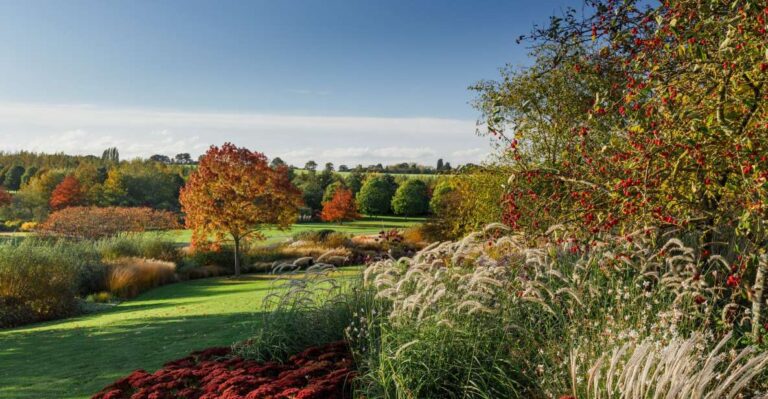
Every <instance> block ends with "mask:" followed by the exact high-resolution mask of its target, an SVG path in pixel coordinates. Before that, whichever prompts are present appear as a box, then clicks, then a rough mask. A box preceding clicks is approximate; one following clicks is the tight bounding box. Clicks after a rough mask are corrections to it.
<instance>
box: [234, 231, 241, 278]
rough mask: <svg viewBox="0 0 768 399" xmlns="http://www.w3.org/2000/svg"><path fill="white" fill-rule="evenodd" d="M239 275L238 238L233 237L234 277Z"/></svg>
mask: <svg viewBox="0 0 768 399" xmlns="http://www.w3.org/2000/svg"><path fill="white" fill-rule="evenodd" d="M239 276H240V238H235V277H239Z"/></svg>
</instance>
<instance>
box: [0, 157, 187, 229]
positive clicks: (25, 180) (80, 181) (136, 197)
mask: <svg viewBox="0 0 768 399" xmlns="http://www.w3.org/2000/svg"><path fill="white" fill-rule="evenodd" d="M187 174H188V170H187V169H186V168H183V167H181V166H178V165H175V164H163V163H159V162H155V161H150V160H142V159H135V160H132V161H121V160H120V154H119V152H118V150H117V149H116V148H109V149H107V150H105V151H104V152H103V154H102V156H101V157H97V156H73V155H65V154H39V153H32V152H18V153H0V190H2V191H11V192H13V195H12V196H11V200H10V201H7V200H6V201H4V204H3V205H5V206H0V221H3V220H4V221H8V220H21V221H43V220H45V219H46V218H47V216H48V215H49V214H50V213H51V212H52V211H56V210H59V209H63V208H67V207H72V206H99V207H107V206H118V207H148V208H152V209H158V210H167V211H173V212H178V211H179V210H180V205H179V199H178V198H179V190H180V189H181V188H182V187H183V186H184V182H185V177H186V175H187ZM4 197H5V195H4Z"/></svg>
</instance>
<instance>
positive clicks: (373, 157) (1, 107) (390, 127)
mask: <svg viewBox="0 0 768 399" xmlns="http://www.w3.org/2000/svg"><path fill="white" fill-rule="evenodd" d="M474 131H475V122H474V121H469V120H460V119H446V118H428V117H424V118H382V117H361V116H307V115H280V114H263V113H234V112H193V111H169V110H152V109H135V108H115V107H98V106H91V105H48V104H46V105H41V104H18V103H5V104H2V103H0V150H3V151H15V150H21V149H25V150H33V151H45V152H54V151H63V152H66V153H73V154H100V153H101V151H102V150H103V149H104V148H107V147H112V146H116V147H118V148H119V149H120V152H121V155H122V156H123V158H130V157H136V156H142V157H147V156H149V155H152V154H156V153H160V154H166V155H173V154H176V153H179V152H189V153H192V154H193V155H198V154H200V153H202V152H204V151H205V149H206V148H207V147H208V146H209V145H211V144H221V143H223V142H226V141H231V142H233V143H235V144H237V145H241V146H247V147H249V148H252V149H254V150H258V151H262V152H264V153H266V154H267V155H268V156H275V155H279V156H280V157H282V158H283V159H285V160H286V161H288V162H293V163H297V164H298V163H300V162H305V161H306V160H308V159H314V160H315V161H317V162H334V163H337V164H342V163H347V164H357V163H363V164H371V163H379V162H382V163H388V162H404V161H414V162H422V163H432V162H434V161H435V160H436V159H437V158H445V159H446V161H450V162H452V163H454V164H458V163H463V162H477V161H479V160H481V159H482V158H483V154H484V153H485V152H484V151H483V150H482V149H481V148H480V147H481V146H485V147H486V148H487V147H488V145H487V142H486V141H485V139H482V138H478V137H477V136H475V134H474ZM486 152H487V151H486ZM449 158H450V159H449Z"/></svg>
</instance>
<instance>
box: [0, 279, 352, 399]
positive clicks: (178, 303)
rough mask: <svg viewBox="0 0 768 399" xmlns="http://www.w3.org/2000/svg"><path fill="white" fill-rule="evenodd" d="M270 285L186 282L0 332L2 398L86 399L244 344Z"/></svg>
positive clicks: (246, 281)
mask: <svg viewBox="0 0 768 399" xmlns="http://www.w3.org/2000/svg"><path fill="white" fill-rule="evenodd" d="M357 270H359V269H357V268H350V269H347V271H345V272H344V273H346V274H353V273H356V272H357ZM269 286H270V282H269V276H266V275H253V276H247V277H243V278H241V279H237V280H234V279H228V278H215V279H205V280H196V281H188V282H184V283H178V284H172V285H167V286H164V287H160V288H157V289H155V290H152V291H150V292H147V293H145V294H144V295H142V296H139V297H138V298H136V299H134V300H131V301H127V302H123V303H122V304H120V305H118V306H115V307H114V308H112V309H110V310H107V311H104V312H100V313H96V314H91V315H86V316H81V317H77V318H72V319H67V320H62V321H56V322H48V323H42V324H36V325H33V326H28V327H23V328H18V329H14V330H5V331H0V398H2V399H11V398H13V399H20V398H36V399H37V398H45V399H54V398H86V397H89V396H90V395H92V394H94V393H95V392H97V391H98V390H99V389H101V388H103V387H104V386H106V385H108V384H109V383H110V382H112V381H113V380H115V379H117V378H120V377H122V376H124V375H126V374H128V373H130V372H131V371H133V370H135V369H139V368H143V369H146V370H155V369H157V368H159V367H161V365H162V364H163V363H165V362H167V361H169V360H173V359H177V358H180V357H183V356H185V355H187V354H188V353H189V352H192V351H194V350H198V349H204V348H207V347H211V346H228V345H230V344H232V343H233V342H236V341H239V340H242V339H245V338H247V337H248V336H249V335H250V333H251V331H253V328H254V324H253V323H254V320H256V317H255V316H256V314H255V313H254V312H255V311H258V310H259V306H260V301H261V299H262V298H263V297H264V295H265V294H266V293H267V292H268V290H269Z"/></svg>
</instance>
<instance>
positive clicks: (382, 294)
mask: <svg viewBox="0 0 768 399" xmlns="http://www.w3.org/2000/svg"><path fill="white" fill-rule="evenodd" d="M556 234H557V231H556V230H553V231H552V232H551V237H550V238H553V239H547V240H541V241H539V242H538V243H537V244H535V245H531V244H530V243H528V242H527V241H526V240H523V239H522V238H521V237H516V236H513V235H510V233H509V232H508V231H507V230H506V228H505V227H504V226H501V225H491V226H488V227H487V228H486V229H485V230H484V231H482V232H478V233H473V234H470V235H469V236H467V237H466V238H464V239H463V240H461V241H458V242H444V243H435V244H433V245H431V246H429V247H427V248H425V249H424V250H423V251H421V252H419V253H417V254H416V255H415V256H414V257H412V258H401V259H389V260H384V261H380V262H377V263H374V264H371V265H370V266H369V267H368V268H367V269H366V270H365V274H364V283H363V284H364V290H369V291H370V292H371V295H372V296H373V297H374V298H375V299H374V300H373V301H371V302H369V305H368V308H367V309H364V310H363V311H362V312H360V313H361V314H360V315H358V317H353V320H352V322H351V323H350V326H349V327H348V328H347V338H348V340H349V341H350V342H351V343H352V346H353V351H354V353H355V354H356V357H357V362H358V365H359V367H360V368H361V369H362V370H361V372H362V373H361V376H360V377H359V378H358V384H357V386H358V393H359V395H360V396H361V397H366V398H372V397H385V398H459V397H461V398H464V397H473V398H500V397H505V398H515V397H519V398H560V397H569V396H570V397H574V398H731V397H745V398H749V397H757V398H759V397H762V396H761V391H762V390H765V389H766V382H768V378H767V376H768V373H766V364H768V353H767V352H766V351H765V350H764V349H760V348H758V347H754V346H750V345H749V342H748V341H747V340H746V338H745V334H744V332H746V331H749V329H750V326H749V325H748V324H749V320H750V313H749V312H750V308H749V306H747V305H748V302H747V301H742V300H740V298H738V297H737V296H736V295H735V294H734V292H732V291H731V290H729V289H728V288H727V286H725V285H724V284H718V283H717V282H719V281H721V280H723V279H724V278H725V276H727V275H728V274H729V272H730V271H731V268H732V265H730V264H729V262H728V261H727V260H726V259H724V258H722V257H718V256H702V255H701V252H700V251H699V250H697V249H695V248H691V247H689V246H687V245H686V244H685V243H684V242H683V241H681V240H678V239H666V240H664V241H663V243H662V244H659V238H658V237H657V236H655V235H654V234H653V233H652V232H649V231H641V232H637V233H635V234H630V235H629V236H624V237H621V238H615V237H606V238H604V239H603V240H597V241H593V242H592V243H590V245H589V247H588V248H585V247H583V246H582V247H576V246H575V245H574V244H572V243H569V242H568V241H563V240H557V239H556Z"/></svg>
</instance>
